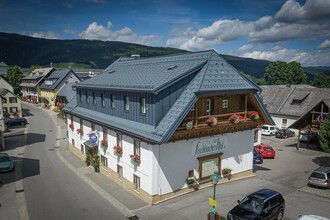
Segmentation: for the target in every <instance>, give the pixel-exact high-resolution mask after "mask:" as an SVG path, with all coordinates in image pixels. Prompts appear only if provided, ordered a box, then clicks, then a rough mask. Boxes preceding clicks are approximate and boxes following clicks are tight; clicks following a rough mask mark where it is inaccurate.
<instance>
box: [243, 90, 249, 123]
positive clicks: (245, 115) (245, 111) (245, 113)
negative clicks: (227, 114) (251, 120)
mask: <svg viewBox="0 0 330 220" xmlns="http://www.w3.org/2000/svg"><path fill="white" fill-rule="evenodd" d="M247 102H248V101H247V95H245V102H244V109H245V110H244V121H246V118H247Z"/></svg>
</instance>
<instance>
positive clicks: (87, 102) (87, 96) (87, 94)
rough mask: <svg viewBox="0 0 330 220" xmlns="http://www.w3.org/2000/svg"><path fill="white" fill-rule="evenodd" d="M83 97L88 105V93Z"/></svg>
mask: <svg viewBox="0 0 330 220" xmlns="http://www.w3.org/2000/svg"><path fill="white" fill-rule="evenodd" d="M85 96H86V103H88V92H87V91H86V92H85Z"/></svg>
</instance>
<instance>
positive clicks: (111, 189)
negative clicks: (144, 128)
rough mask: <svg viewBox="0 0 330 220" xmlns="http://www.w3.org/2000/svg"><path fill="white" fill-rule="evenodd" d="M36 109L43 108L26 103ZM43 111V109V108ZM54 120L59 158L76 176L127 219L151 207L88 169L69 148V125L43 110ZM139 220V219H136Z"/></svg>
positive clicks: (55, 114) (101, 175) (90, 168)
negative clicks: (138, 211) (136, 212)
mask: <svg viewBox="0 0 330 220" xmlns="http://www.w3.org/2000/svg"><path fill="white" fill-rule="evenodd" d="M24 104H27V105H29V106H32V107H35V108H41V107H39V106H35V105H33V104H30V103H24ZM42 109H43V108H42ZM43 110H44V111H46V112H47V113H48V114H49V115H50V116H51V117H52V119H53V121H54V123H55V125H56V126H57V138H56V145H55V152H56V154H57V155H58V156H59V158H60V159H61V160H62V161H63V163H65V164H66V165H67V166H68V167H69V168H70V169H71V170H72V171H73V172H74V173H75V174H76V175H78V176H79V177H80V178H81V179H82V180H83V181H85V182H86V183H87V184H89V185H90V187H91V188H93V189H94V190H96V191H97V192H98V193H99V194H100V195H101V196H103V197H104V198H105V199H106V200H108V201H109V203H111V204H112V205H113V206H115V207H116V208H117V209H118V210H119V211H121V212H122V213H123V214H124V215H125V216H126V217H135V215H134V210H138V209H140V208H143V207H145V206H149V204H148V203H146V202H144V201H142V200H140V199H138V198H137V197H135V196H133V195H131V194H130V193H129V192H127V191H125V190H124V189H123V188H122V187H121V186H119V185H118V184H117V183H115V182H114V181H112V180H111V179H110V178H108V177H106V176H105V175H103V174H101V173H95V172H94V169H93V168H92V167H87V166H86V165H85V163H84V161H82V160H81V159H79V158H78V157H77V156H76V155H74V154H73V153H72V152H71V151H70V150H69V146H68V139H67V125H66V124H65V122H64V121H63V119H61V118H58V117H57V114H58V113H56V112H54V111H52V110H49V109H43ZM134 219H138V218H136V217H135V218H134Z"/></svg>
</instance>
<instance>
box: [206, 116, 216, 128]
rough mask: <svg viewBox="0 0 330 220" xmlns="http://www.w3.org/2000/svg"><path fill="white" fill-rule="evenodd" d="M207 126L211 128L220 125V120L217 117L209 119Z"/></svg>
mask: <svg viewBox="0 0 330 220" xmlns="http://www.w3.org/2000/svg"><path fill="white" fill-rule="evenodd" d="M206 124H207V125H208V126H210V127H214V126H216V125H217V124H218V119H217V118H216V117H213V116H212V117H209V118H208V119H207V120H206Z"/></svg>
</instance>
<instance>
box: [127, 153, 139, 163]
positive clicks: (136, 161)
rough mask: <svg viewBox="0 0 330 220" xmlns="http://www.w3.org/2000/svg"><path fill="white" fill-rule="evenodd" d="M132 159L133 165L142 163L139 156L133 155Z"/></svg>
mask: <svg viewBox="0 0 330 220" xmlns="http://www.w3.org/2000/svg"><path fill="white" fill-rule="evenodd" d="M130 157H131V159H132V162H133V163H140V162H141V158H140V156H139V155H136V154H131V155H130Z"/></svg>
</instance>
